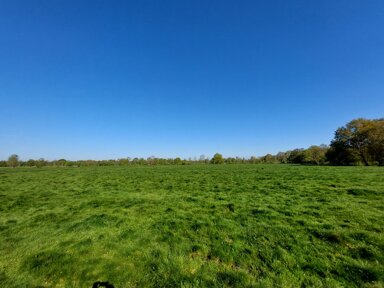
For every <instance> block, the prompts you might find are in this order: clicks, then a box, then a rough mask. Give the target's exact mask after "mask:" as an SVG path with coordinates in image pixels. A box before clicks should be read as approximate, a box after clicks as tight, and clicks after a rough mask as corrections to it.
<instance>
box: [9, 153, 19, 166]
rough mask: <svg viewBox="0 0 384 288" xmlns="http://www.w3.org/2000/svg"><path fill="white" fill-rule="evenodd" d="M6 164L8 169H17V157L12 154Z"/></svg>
mask: <svg viewBox="0 0 384 288" xmlns="http://www.w3.org/2000/svg"><path fill="white" fill-rule="evenodd" d="M7 164H8V166H9V167H13V168H14V167H17V166H19V156H18V155H16V154H12V155H11V156H9V157H8V161H7Z"/></svg>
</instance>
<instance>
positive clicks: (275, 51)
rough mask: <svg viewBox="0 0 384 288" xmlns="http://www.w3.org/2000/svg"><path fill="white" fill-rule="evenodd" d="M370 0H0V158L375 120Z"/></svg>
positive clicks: (232, 146)
mask: <svg viewBox="0 0 384 288" xmlns="http://www.w3.org/2000/svg"><path fill="white" fill-rule="evenodd" d="M383 51H384V1H382V0H370V1H361V0H360V1H356V0H338V1H330V0H324V1H307V0H301V1H298V0H293V1H283V0H280V1H277V0H272V1H271V0H268V1H267V0H265V1H223V0H220V1H195V0H194V1H176V0H175V1H146V0H144V1H117V0H112V1H106V0H103V1H97V0H96V1H93V0H92V1H90V0H89V1H79V0H76V1H72V0H65V1H59V0H54V1H51V0H49V1H48V0H46V1H44V0H38V1H29V0H28V1H19V0H3V1H1V2H0V107H1V113H0V123H1V124H0V159H6V158H7V157H8V156H9V155H10V154H13V153H16V154H18V155H19V156H20V158H21V159H24V160H27V159H29V158H41V157H43V158H46V159H50V160H51V159H58V158H66V159H73V160H75V159H110V158H111V159H114V158H123V157H128V156H129V157H136V156H137V157H148V156H152V155H154V156H157V157H176V156H180V157H185V158H188V157H199V156H200V155H201V154H204V155H206V156H212V155H213V154H214V153H215V152H220V153H222V154H223V155H224V156H245V157H248V156H251V155H256V156H260V155H264V154H266V153H277V152H278V151H285V150H288V149H293V148H300V147H308V146H310V145H312V144H323V143H324V144H329V142H330V140H331V139H332V138H333V133H334V131H335V129H337V128H338V127H340V126H342V125H344V124H346V123H347V122H348V121H350V120H352V119H353V118H357V117H365V118H379V117H383V116H384V113H383V112H384V52H383Z"/></svg>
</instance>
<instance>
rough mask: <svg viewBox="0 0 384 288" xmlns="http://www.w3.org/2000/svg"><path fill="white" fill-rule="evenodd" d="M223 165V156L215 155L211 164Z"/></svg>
mask: <svg viewBox="0 0 384 288" xmlns="http://www.w3.org/2000/svg"><path fill="white" fill-rule="evenodd" d="M223 163H224V158H223V155H221V154H220V153H216V154H215V155H213V157H212V159H211V164H223Z"/></svg>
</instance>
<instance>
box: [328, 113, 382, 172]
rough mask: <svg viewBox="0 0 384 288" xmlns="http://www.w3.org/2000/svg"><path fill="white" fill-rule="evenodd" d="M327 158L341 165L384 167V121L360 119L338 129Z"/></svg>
mask: <svg viewBox="0 0 384 288" xmlns="http://www.w3.org/2000/svg"><path fill="white" fill-rule="evenodd" d="M327 158H328V160H329V161H330V162H331V163H333V164H341V165H351V164H357V163H359V162H360V163H363V164H364V165H366V166H368V165H371V164H379V165H384V119H374V120H368V119H364V118H358V119H354V120H352V121H350V122H349V123H347V124H346V125H345V126H343V127H340V128H338V129H337V130H336V131H335V137H334V139H333V140H332V142H331V148H330V151H329V152H328V153H327Z"/></svg>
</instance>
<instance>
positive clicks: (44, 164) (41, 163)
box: [36, 158, 48, 168]
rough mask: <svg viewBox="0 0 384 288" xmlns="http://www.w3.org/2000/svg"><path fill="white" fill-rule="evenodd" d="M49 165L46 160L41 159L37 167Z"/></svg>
mask: <svg viewBox="0 0 384 288" xmlns="http://www.w3.org/2000/svg"><path fill="white" fill-rule="evenodd" d="M47 164H48V162H47V161H45V160H44V158H40V159H39V160H37V161H36V167H37V168H41V167H44V166H46V165H47Z"/></svg>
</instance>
